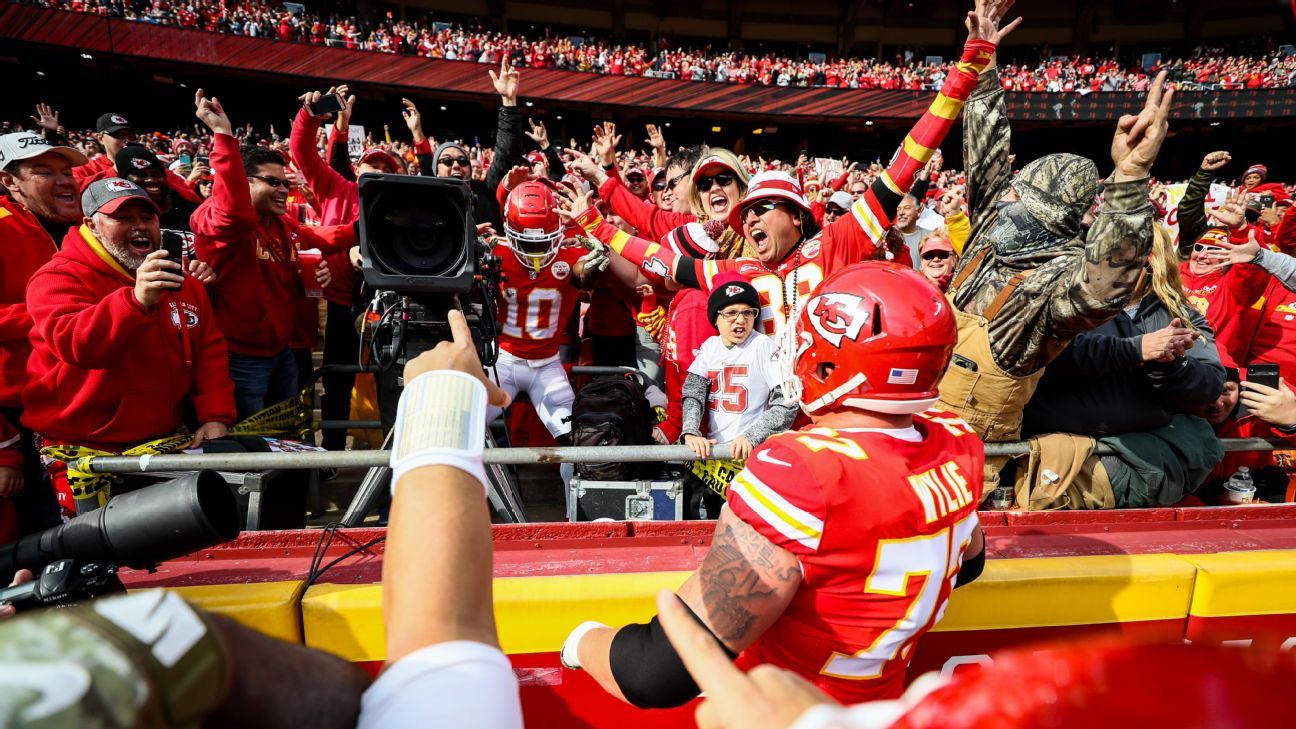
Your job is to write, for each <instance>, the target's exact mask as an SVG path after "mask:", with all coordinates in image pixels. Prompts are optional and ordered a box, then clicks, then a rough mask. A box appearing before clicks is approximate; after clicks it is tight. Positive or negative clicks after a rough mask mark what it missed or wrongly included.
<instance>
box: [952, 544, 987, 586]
mask: <svg viewBox="0 0 1296 729" xmlns="http://www.w3.org/2000/svg"><path fill="white" fill-rule="evenodd" d="M985 553H986V551H985V547H982V548H981V551H980V552H977V554H976V556H975V557H968V558H966V559H964V560H963V564H962V566H960V567H959V571H958V577H956V578H954V588H955V589H958V588H960V587H962V586H964V585H966V584H968V583H970V582H975V581H976V578H978V577H980V576H981V572H982V571H983V570H984V569H985Z"/></svg>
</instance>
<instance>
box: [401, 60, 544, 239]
mask: <svg viewBox="0 0 1296 729" xmlns="http://www.w3.org/2000/svg"><path fill="white" fill-rule="evenodd" d="M489 73H490V77H491V82H492V83H493V84H494V85H495V91H496V92H498V93H499V95H500V108H499V119H498V121H497V122H496V124H495V152H494V154H493V155H492V156H491V165H490V167H489V168H488V169H487V170H486V179H485V180H474V179H473V176H472V157H471V156H470V155H469V154H468V148H467V147H465V146H464V145H462V144H460V143H458V142H444V143H442V144H440V145H438V146H437V148H436V151H435V152H433V154H432V156H431V158H428V157H427V155H420V156H419V174H422V175H427V176H429V177H454V178H457V179H460V180H463V181H464V182H467V183H468V187H469V189H471V190H472V194H473V220H475V221H476V222H478V223H490V224H491V225H492V226H494V228H495V230H503V229H504V221H503V219H502V218H501V217H500V204H499V201H498V200H497V199H496V197H495V190H496V188H497V187H499V183H500V180H502V179H504V176H505V175H506V174H508V171H509V170H510V169H512V168H513V166H514V165H525V164H527V161H526V159H525V158H524V157H523V156H522V115H521V114H520V113H519V112H518V108H517V93H518V81H519V79H520V74H519V73H518V71H517V69H515V68H513V66H512V64H511V63H510V62H509V58H508V55H507V54H505V55H504V57H503V58H502V59H501V60H500V67H499V72H498V73H496V72H495V71H489Z"/></svg>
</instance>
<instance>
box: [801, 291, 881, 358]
mask: <svg viewBox="0 0 1296 729" xmlns="http://www.w3.org/2000/svg"><path fill="white" fill-rule="evenodd" d="M808 310H809V312H810V324H811V326H813V327H814V328H815V331H816V332H818V333H819V336H821V337H823V338H824V339H826V340H828V341H829V342H831V343H832V345H833V346H834V347H840V346H841V343H842V340H843V339H859V335H860V332H861V331H863V329H864V325H865V324H867V323H868V320H869V312H868V311H867V310H865V308H864V300H863V299H861V298H860V297H858V296H855V295H854V294H841V293H828V294H823V295H822V296H816V297H815V298H814V299H813V300H812V301H811V302H810V304H809V305H808Z"/></svg>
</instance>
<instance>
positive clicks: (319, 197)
mask: <svg viewBox="0 0 1296 729" xmlns="http://www.w3.org/2000/svg"><path fill="white" fill-rule="evenodd" d="M319 127H320V120H319V119H317V118H315V117H313V116H311V115H310V114H308V113H306V109H305V107H303V108H302V109H301V110H299V111H298V112H297V118H296V119H294V120H293V125H292V134H291V135H289V137H288V149H289V151H290V152H292V158H293V164H294V165H296V166H297V171H298V172H301V173H302V176H303V177H305V178H306V184H307V185H310V189H311V191H312V192H314V193H315V199H316V201H318V203H319V209H320V225H350V224H351V223H354V222H355V221H357V220H359V219H360V188H359V187H358V185H357V184H356V183H355V182H354V181H352V180H348V179H346V178H345V177H343V176H342V175H339V174H338V172H337V170H335V169H333V168H332V167H329V166H328V165H327V164H325V162H324V160H323V159H322V158H321V157H320V154H319V148H318V147H317V146H316V145H315V139H316V138H317V137H318V136H319ZM325 260H327V261H328V267H329V273H332V274H333V280H332V281H331V282H330V283H329V285H328V286H326V287H324V298H326V299H328V300H329V301H331V302H333V303H335V304H341V305H343V306H350V305H351V288H352V287H353V286H354V285H355V275H356V272H355V269H354V268H353V267H352V266H351V261H350V259H349V258H348V257H347V252H346V251H341V252H340V253H334V254H333V255H331V256H326V257H325Z"/></svg>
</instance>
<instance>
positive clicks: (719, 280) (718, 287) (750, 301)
mask: <svg viewBox="0 0 1296 729" xmlns="http://www.w3.org/2000/svg"><path fill="white" fill-rule="evenodd" d="M731 304H746V305H748V306H750V307H751V308H753V309H756V310H757V311H760V308H761V305H760V295H759V294H757V293H756V288H755V287H754V286H752V285H751V284H750V283H748V282H747V279H745V278H743V277H741V276H739V275H738V274H736V273H735V274H729V275H727V276H723V275H722V276H717V277H716V279H715V288H713V289H712V290H711V296H710V297H708V298H707V321H709V322H711V326H713V327H715V326H716V319H717V318H719V316H720V312H721V311H723V310H724V309H725V307H727V306H729V305H731ZM757 316H759V315H757ZM716 329H717V330H719V327H716Z"/></svg>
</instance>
